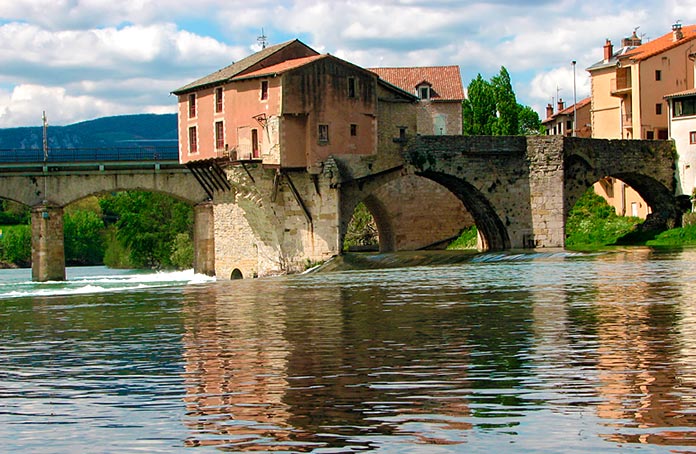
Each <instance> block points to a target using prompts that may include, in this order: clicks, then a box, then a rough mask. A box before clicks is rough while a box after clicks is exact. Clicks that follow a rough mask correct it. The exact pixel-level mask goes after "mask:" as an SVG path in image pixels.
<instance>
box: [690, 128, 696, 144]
mask: <svg viewBox="0 0 696 454" xmlns="http://www.w3.org/2000/svg"><path fill="white" fill-rule="evenodd" d="M689 143H690V144H691V145H694V144H696V131H691V132H690V133H689Z"/></svg>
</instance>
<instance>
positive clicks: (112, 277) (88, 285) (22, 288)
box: [0, 269, 215, 299]
mask: <svg viewBox="0 0 696 454" xmlns="http://www.w3.org/2000/svg"><path fill="white" fill-rule="evenodd" d="M69 274H70V273H69ZM214 280H215V278H214V277H210V276H206V275H203V274H196V273H194V272H193V270H192V269H191V270H185V271H158V272H150V273H142V272H135V273H134V272H132V271H124V272H123V274H103V273H102V274H96V275H86V276H85V275H78V276H75V277H73V278H68V280H65V281H47V282H32V281H27V280H24V279H22V280H14V281H13V280H9V281H5V282H0V299H3V298H21V297H34V296H41V297H44V296H66V295H82V294H95V293H107V292H121V291H129V290H141V289H147V288H155V287H170V286H177V285H193V284H202V283H205V282H211V281H214Z"/></svg>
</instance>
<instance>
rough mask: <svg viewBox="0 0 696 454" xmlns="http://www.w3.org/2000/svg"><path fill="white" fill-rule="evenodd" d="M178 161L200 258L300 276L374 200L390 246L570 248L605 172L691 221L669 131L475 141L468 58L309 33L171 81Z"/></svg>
mask: <svg viewBox="0 0 696 454" xmlns="http://www.w3.org/2000/svg"><path fill="white" fill-rule="evenodd" d="M173 93H174V94H176V95H177V96H178V122H179V159H180V162H181V163H183V164H185V165H186V166H187V167H188V168H189V169H190V171H191V173H192V174H193V175H194V176H195V178H196V179H197V181H198V183H199V184H200V185H201V187H202V188H204V189H205V191H206V193H207V195H208V199H209V202H208V203H207V204H204V205H202V206H199V207H197V210H198V213H197V219H199V220H200V219H205V220H207V222H197V223H196V238H197V239H196V245H197V250H196V268H197V270H198V271H201V272H206V273H209V274H215V275H217V276H218V277H220V278H231V277H232V278H234V277H252V276H263V275H269V274H274V273H285V272H297V271H301V270H303V269H305V268H306V267H307V266H308V265H309V264H311V263H315V262H317V261H321V260H326V259H329V258H330V257H333V256H335V255H337V254H340V253H341V251H342V248H343V238H344V236H345V234H346V230H347V226H348V223H349V221H350V219H351V217H352V215H353V211H354V209H355V207H356V206H357V205H358V204H359V203H360V202H363V203H364V204H365V205H366V207H367V208H368V209H369V211H370V212H371V214H372V215H373V217H374V219H375V222H376V224H377V227H378V231H379V245H380V250H381V251H398V250H418V249H423V248H429V247H438V246H439V245H442V244H444V243H446V242H447V241H449V240H451V239H453V238H454V237H456V236H457V235H458V234H459V233H460V232H461V230H462V229H463V228H465V227H468V226H471V225H472V224H474V223H475V224H476V226H477V227H478V230H479V233H480V243H481V248H482V249H484V250H496V249H497V250H500V249H507V248H539V247H563V245H564V237H565V227H564V226H565V218H566V216H567V213H568V210H569V209H570V207H572V206H573V205H574V203H575V201H576V200H577V199H578V198H579V197H580V196H581V195H582V193H583V192H584V191H585V190H586V189H587V188H588V187H590V186H591V185H592V184H593V183H594V182H596V181H598V180H599V179H601V178H604V177H606V176H615V177H617V178H621V179H622V180H623V181H626V182H627V183H628V184H630V185H631V186H633V187H634V188H635V189H636V190H637V191H639V192H640V193H641V194H642V195H643V197H644V198H645V200H646V201H647V202H648V203H650V204H651V206H652V207H653V215H652V216H653V218H654V219H653V223H662V224H664V225H670V224H674V223H675V222H678V213H677V210H676V206H675V203H674V196H673V194H674V150H673V147H672V144H671V142H667V141H636V140H634V141H610V140H597V139H577V138H570V137H560V136H559V137H550V136H546V137H544V136H538V137H522V136H519V137H464V136H461V101H462V99H463V97H464V95H463V90H462V83H461V79H460V75H459V69H458V68H457V67H423V68H376V69H365V68H361V67H359V66H356V65H354V64H352V63H350V62H347V61H345V60H342V59H340V58H337V57H335V56H332V55H330V54H319V53H318V52H316V51H315V50H313V49H311V48H310V47H308V46H306V45H305V44H303V43H302V42H300V41H298V40H294V41H290V42H286V43H282V44H278V45H274V46H270V47H267V48H264V49H263V50H261V51H260V52H257V53H255V54H253V55H251V56H249V57H247V58H244V59H242V60H240V61H238V62H235V63H233V64H231V65H230V66H228V67H225V68H223V69H221V70H219V71H217V72H215V73H213V74H210V75H207V76H205V77H203V78H201V79H199V80H196V81H194V82H192V83H190V84H188V85H186V86H183V87H181V88H179V89H177V90H175V91H174V92H173Z"/></svg>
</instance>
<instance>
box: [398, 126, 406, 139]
mask: <svg viewBox="0 0 696 454" xmlns="http://www.w3.org/2000/svg"><path fill="white" fill-rule="evenodd" d="M399 140H401V141H402V142H404V141H406V128H405V127H404V126H402V127H400V128H399Z"/></svg>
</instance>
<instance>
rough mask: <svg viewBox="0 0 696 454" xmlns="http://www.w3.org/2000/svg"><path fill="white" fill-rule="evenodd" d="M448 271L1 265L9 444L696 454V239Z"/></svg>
mask: <svg viewBox="0 0 696 454" xmlns="http://www.w3.org/2000/svg"><path fill="white" fill-rule="evenodd" d="M370 260H372V261H382V262H383V263H389V264H393V263H394V262H395V261H397V262H398V261H399V259H398V258H394V256H389V257H379V256H376V257H372V258H370ZM447 260H449V259H447ZM447 260H445V261H447ZM434 261H435V262H437V263H442V262H443V260H442V258H441V256H440V258H438V259H437V260H434ZM450 261H451V262H460V263H451V264H439V265H428V266H414V267H408V268H389V269H371V270H364V271H336V272H327V273H316V274H308V275H302V276H292V277H282V278H270V279H256V280H243V281H217V282H215V281H209V280H207V279H205V278H204V277H202V276H194V275H192V274H190V273H184V274H177V273H173V274H166V273H165V274H142V273H123V272H115V271H108V270H106V269H104V268H96V269H77V268H74V269H70V270H69V272H68V277H69V282H68V283H50V284H35V283H30V282H28V279H29V272H28V271H27V270H3V271H0V282H1V283H0V422H2V423H3V424H2V425H0V446H2V447H3V449H4V450H6V451H7V452H42V453H68V452H70V453H72V452H114V453H115V452H118V453H124V452H148V453H151V452H211V451H228V452H229V451H232V452H235V451H256V452H258V451H262V452H270V451H273V452H278V451H281V452H316V453H338V452H341V453H343V452H363V451H380V452H404V453H406V452H408V453H412V452H422V453H437V452H491V451H494V450H497V451H502V452H548V453H555V452H587V451H590V450H594V451H596V452H625V451H632V450H635V451H638V452H667V451H668V450H673V451H672V452H696V405H695V404H696V347H695V346H694V339H696V298H694V290H695V286H696V284H695V282H696V251H692V250H686V251H683V252H679V251H677V252H660V251H652V250H650V249H631V250H628V251H617V252H611V253H602V254H592V255H584V254H567V253H557V254H533V253H531V254H480V255H475V256H469V257H467V258H463V259H462V258H461V257H460V258H458V259H456V260H454V259H452V260H450ZM22 273H26V275H23V274H22Z"/></svg>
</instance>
